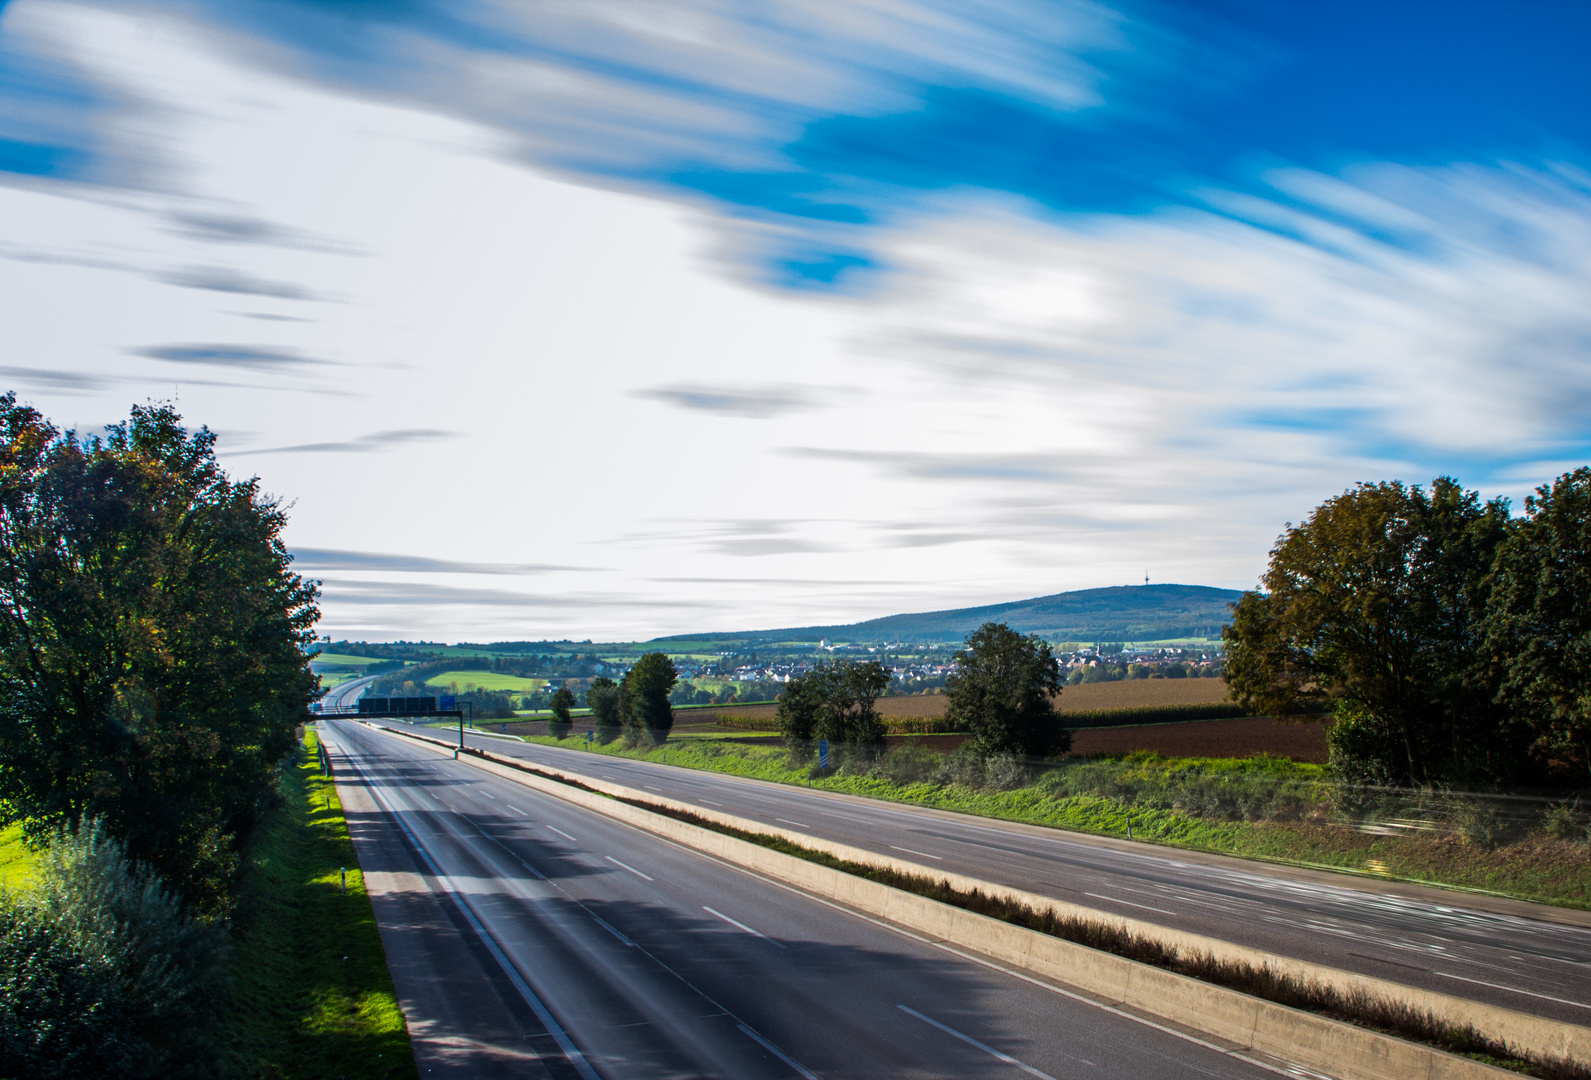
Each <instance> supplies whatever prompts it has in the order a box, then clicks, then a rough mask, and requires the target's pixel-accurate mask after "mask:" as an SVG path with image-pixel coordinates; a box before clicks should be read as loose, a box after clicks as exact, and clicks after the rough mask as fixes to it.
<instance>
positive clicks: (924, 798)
mask: <svg viewBox="0 0 1591 1080" xmlns="http://www.w3.org/2000/svg"><path fill="white" fill-rule="evenodd" d="M525 741H526V742H532V743H544V744H547V745H553V746H564V747H569V748H573V749H579V750H588V751H589V752H591V753H596V754H610V755H615V756H621V757H630V758H636V759H639V760H647V761H656V762H663V763H665V764H669V765H679V766H683V767H687V768H695V769H707V770H711V771H713V772H722V773H729V774H732V775H735V776H747V777H752V778H754V779H758V780H769V781H773V782H776V783H783V784H793V785H797V786H801V787H812V788H819V789H822V790H826V791H838V792H844V793H846V794H850V795H861V796H865V797H868V798H874V799H884V800H888V801H891V802H903V803H911V804H914V805H917V806H930V807H935V808H937V809H941V810H952V811H956V812H958V813H963V814H976V815H979V816H981V817H990V818H999V819H1002V820H1006V821H1021V822H1027V823H1030V824H1034V825H1047V826H1051V827H1054V828H1059V829H1068V830H1072V831H1075V832H1082V833H1092V834H1095V835H1101V836H1115V837H1125V836H1126V834H1127V827H1128V822H1129V820H1130V821H1131V823H1132V832H1133V837H1134V838H1135V839H1137V840H1141V841H1146V842H1150V843H1155V844H1162V845H1165V846H1168V847H1175V848H1187V849H1191V850H1195V851H1207V852H1212V853H1217V854H1222V855H1234V856H1238V857H1240V858H1248V859H1258V860H1264V861H1269V862H1280V863H1288V864H1292V865H1304V866H1313V867H1318V868H1322V869H1329V870H1339V871H1344V872H1349V873H1356V874H1361V875H1366V876H1373V877H1380V878H1388V879H1398V880H1406V881H1414V882H1420V883H1424V884H1432V885H1442V886H1448V887H1456V888H1463V889H1473V890H1480V891H1485V892H1491V893H1498V894H1502V895H1506V896H1512V897H1517V898H1519V899H1524V900H1531V901H1535V902H1538V903H1546V904H1554V905H1557V906H1560V907H1571V908H1581V909H1591V847H1588V845H1587V844H1586V843H1585V842H1580V841H1572V840H1563V839H1558V838H1555V837H1549V836H1545V835H1542V834H1539V833H1532V834H1530V835H1528V836H1526V837H1524V838H1522V839H1518V840H1516V841H1514V842H1511V843H1507V844H1503V845H1500V846H1498V847H1494V848H1488V847H1485V846H1483V845H1479V844H1472V843H1466V842H1465V841H1463V840H1461V839H1459V838H1457V837H1454V836H1433V835H1427V834H1417V835H1393V836H1379V835H1374V834H1369V833H1365V832H1361V831H1360V830H1358V829H1356V828H1353V827H1351V826H1348V825H1343V824H1337V823H1334V822H1331V821H1327V820H1320V819H1318V818H1317V819H1306V820H1300V821H1229V820H1219V819H1215V818H1209V817H1201V816H1199V815H1197V814H1192V813H1186V812H1183V811H1179V810H1174V809H1172V810H1168V809H1147V808H1145V807H1143V806H1141V805H1134V804H1132V803H1130V802H1128V801H1125V800H1123V799H1120V798H1113V797H1110V796H1109V795H1099V794H1076V793H1072V792H1071V791H1070V790H1069V789H1068V787H1067V784H1066V782H1065V781H1066V778H1067V777H1068V775H1076V774H1073V773H1069V770H1073V769H1077V770H1081V769H1085V768H1088V767H1090V765H1091V764H1094V763H1090V762H1088V761H1086V760H1085V761H1081V762H1078V763H1077V764H1076V765H1065V766H1062V767H1061V768H1059V769H1057V770H1055V771H1053V772H1050V773H1048V774H1046V775H1045V776H1044V777H1042V778H1040V780H1039V781H1038V782H1036V783H1034V784H1031V785H1029V786H1027V787H1022V788H1017V789H1015V790H1010V791H991V790H987V789H983V788H976V787H966V786H962V785H959V784H945V785H939V784H931V783H926V782H923V783H896V782H894V781H891V780H888V779H884V778H882V777H878V776H866V775H862V776H857V775H851V776H847V775H833V776H827V777H822V778H819V779H811V778H809V775H808V770H807V769H805V768H791V767H790V765H789V762H788V757H787V755H786V753H785V752H784V750H783V749H782V748H780V747H774V746H768V747H762V746H754V745H748V744H746V743H731V742H725V741H721V740H709V739H692V740H681V741H679V742H674V741H670V743H669V744H668V745H667V746H664V747H662V748H660V749H651V750H642V749H635V750H626V749H624V748H623V747H622V746H620V745H619V744H617V743H611V744H609V745H607V746H596V745H595V744H587V743H585V742H584V741H583V740H580V739H566V740H562V741H560V740H557V739H552V738H549V737H546V736H526V737H525ZM1142 767H1143V768H1144V769H1156V770H1163V771H1165V772H1167V773H1174V772H1177V771H1178V770H1189V769H1196V770H1199V771H1201V772H1204V773H1206V774H1212V775H1215V776H1217V777H1219V776H1220V775H1221V774H1226V775H1229V776H1231V777H1233V778H1235V779H1241V778H1243V777H1260V778H1263V779H1270V778H1273V777H1276V776H1277V775H1280V777H1281V778H1282V779H1284V780H1292V781H1295V782H1297V783H1299V784H1309V783H1318V782H1319V781H1320V780H1321V778H1322V773H1321V769H1322V767H1321V766H1318V765H1299V764H1294V763H1292V762H1289V761H1286V760H1285V759H1276V758H1251V759H1192V758H1186V759H1164V758H1159V759H1155V758H1153V757H1152V756H1146V757H1145V758H1144V761H1143V764H1142Z"/></svg>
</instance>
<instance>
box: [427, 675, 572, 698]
mask: <svg viewBox="0 0 1591 1080" xmlns="http://www.w3.org/2000/svg"><path fill="white" fill-rule="evenodd" d="M450 683H458V686H459V689H460V690H462V689H464V688H465V687H466V686H471V685H473V686H474V687H475V688H476V689H478V690H512V691H513V692H514V693H516V694H529V693H532V692H534V691H536V690H540V689H541V688H542V687H544V686H546V685H547V680H546V679H526V678H521V677H520V676H518V675H505V674H503V673H502V672H498V671H444V672H442V673H440V674H438V675H433V676H431V678H429V679H427V680H425V685H427V686H434V687H436V688H438V689H441V688H444V687H446V686H447V685H448V684H450Z"/></svg>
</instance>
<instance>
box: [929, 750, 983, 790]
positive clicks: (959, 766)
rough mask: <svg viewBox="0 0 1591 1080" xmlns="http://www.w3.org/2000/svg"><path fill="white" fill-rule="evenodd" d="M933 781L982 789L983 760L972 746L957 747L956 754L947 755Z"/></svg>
mask: <svg viewBox="0 0 1591 1080" xmlns="http://www.w3.org/2000/svg"><path fill="white" fill-rule="evenodd" d="M933 779H934V782H935V783H938V784H959V785H960V786H962V787H982V786H983V758H982V757H980V756H979V755H978V754H977V752H975V751H974V750H973V749H972V747H971V746H970V745H964V746H960V747H957V748H956V750H955V751H954V752H952V753H949V754H946V755H945V757H944V760H943V761H941V762H940V763H939V768H938V769H937V770H936V771H935V772H934V777H933Z"/></svg>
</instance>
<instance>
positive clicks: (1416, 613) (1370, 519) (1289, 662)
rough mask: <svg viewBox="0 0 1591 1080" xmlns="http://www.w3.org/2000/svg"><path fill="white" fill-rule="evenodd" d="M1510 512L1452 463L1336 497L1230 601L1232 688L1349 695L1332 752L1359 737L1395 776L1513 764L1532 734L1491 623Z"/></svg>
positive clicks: (1309, 702) (1465, 773) (1298, 700)
mask: <svg viewBox="0 0 1591 1080" xmlns="http://www.w3.org/2000/svg"><path fill="white" fill-rule="evenodd" d="M1508 520H1509V518H1508V504H1507V502H1506V501H1504V500H1496V501H1493V502H1489V503H1485V504H1482V503H1481V502H1480V498H1479V496H1478V495H1477V494H1476V493H1475V492H1472V491H1471V492H1466V491H1464V490H1462V489H1461V488H1460V487H1459V485H1458V483H1457V482H1456V481H1454V480H1452V479H1450V478H1448V477H1442V478H1440V479H1438V480H1436V481H1434V482H1432V484H1431V489H1430V491H1429V492H1426V491H1425V490H1423V489H1421V488H1420V487H1418V486H1415V487H1404V486H1403V485H1402V484H1401V483H1397V482H1390V483H1380V484H1359V485H1358V486H1356V487H1354V488H1352V489H1351V490H1349V491H1346V492H1344V493H1343V494H1341V495H1339V496H1337V497H1335V498H1332V499H1328V500H1327V501H1326V502H1325V503H1323V504H1322V505H1321V506H1319V507H1317V508H1316V509H1315V511H1314V512H1313V513H1312V514H1311V515H1310V517H1309V520H1308V521H1306V522H1304V523H1303V524H1302V525H1298V526H1296V527H1289V528H1288V529H1287V531H1286V532H1285V533H1283V535H1282V537H1281V538H1280V539H1279V540H1278V541H1277V543H1276V546H1275V547H1274V548H1272V550H1271V561H1270V566H1269V568H1268V569H1267V570H1266V572H1265V575H1264V577H1263V579H1262V585H1263V588H1262V589H1261V590H1258V591H1254V592H1248V593H1244V594H1243V596H1242V597H1241V598H1240V599H1239V600H1238V601H1237V602H1236V603H1235V604H1234V605H1233V609H1232V616H1233V617H1232V623H1231V625H1230V626H1228V627H1227V629H1226V630H1225V632H1224V634H1223V637H1224V638H1225V640H1226V643H1227V646H1228V649H1229V650H1230V652H1229V656H1228V660H1227V664H1226V679H1227V681H1228V682H1229V683H1230V684H1231V687H1232V694H1233V697H1234V698H1235V699H1236V700H1237V701H1238V702H1239V703H1240V704H1241V705H1243V706H1244V707H1245V708H1246V709H1247V710H1248V711H1249V712H1251V713H1258V714H1271V715H1276V716H1289V715H1299V714H1303V713H1305V712H1308V711H1311V710H1318V709H1320V708H1322V707H1326V706H1328V705H1330V704H1333V703H1335V702H1337V701H1340V700H1345V699H1346V700H1347V701H1350V702H1352V703H1353V708H1352V709H1349V710H1346V711H1345V710H1341V709H1339V710H1338V712H1339V716H1340V718H1342V719H1341V720H1340V722H1339V724H1338V727H1339V728H1341V731H1339V732H1337V735H1338V736H1339V745H1338V746H1334V751H1333V752H1334V754H1336V753H1337V751H1338V749H1343V750H1344V751H1345V752H1346V750H1347V747H1348V742H1346V741H1343V740H1349V739H1351V740H1352V745H1353V746H1354V747H1356V748H1358V749H1357V750H1355V751H1354V752H1355V753H1356V754H1359V755H1360V756H1363V755H1364V754H1370V755H1371V756H1372V757H1375V758H1378V759H1379V762H1380V764H1379V766H1378V767H1379V768H1380V769H1381V771H1380V774H1379V775H1378V776H1377V778H1378V779H1380V780H1383V781H1385V782H1390V783H1403V782H1413V783H1415V784H1420V785H1424V784H1427V783H1432V782H1436V781H1441V780H1456V779H1482V778H1492V779H1502V778H1505V777H1506V776H1507V775H1508V774H1509V773H1510V772H1511V771H1513V770H1515V769H1516V768H1517V767H1518V766H1519V765H1520V764H1521V763H1523V762H1524V760H1525V758H1526V754H1525V752H1524V748H1523V746H1522V745H1521V739H1522V738H1523V739H1525V741H1528V738H1526V736H1525V733H1523V732H1522V731H1521V730H1520V729H1519V728H1518V727H1517V726H1511V725H1510V723H1509V721H1508V719H1507V717H1506V716H1505V715H1504V714H1503V712H1502V711H1501V709H1500V708H1499V706H1498V705H1497V704H1496V703H1495V700H1494V699H1495V692H1496V686H1495V683H1496V679H1495V675H1494V673H1493V671H1492V667H1491V665H1490V664H1489V662H1488V660H1487V657H1486V654H1485V650H1484V649H1483V648H1482V644H1481V625H1482V622H1483V620H1484V619H1485V617H1486V611H1487V605H1488V593H1489V589H1490V584H1489V582H1490V579H1489V574H1490V571H1491V567H1492V562H1493V557H1494V555H1495V554H1496V552H1497V548H1498V545H1499V544H1500V543H1501V542H1502V540H1503V538H1504V536H1505V535H1506V533H1507V530H1508ZM1343 721H1346V722H1343ZM1335 760H1336V758H1335V757H1334V761H1335Z"/></svg>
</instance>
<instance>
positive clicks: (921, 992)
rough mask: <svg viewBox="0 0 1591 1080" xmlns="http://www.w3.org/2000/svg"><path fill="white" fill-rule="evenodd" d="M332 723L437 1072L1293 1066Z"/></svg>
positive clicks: (378, 895)
mask: <svg viewBox="0 0 1591 1080" xmlns="http://www.w3.org/2000/svg"><path fill="white" fill-rule="evenodd" d="M321 727H322V731H323V733H324V735H325V738H326V741H327V743H328V744H329V747H330V750H331V753H332V754H333V759H334V761H335V763H336V767H337V777H338V784H339V791H340V793H341V794H342V796H343V799H344V805H345V809H346V811H347V813H348V815H349V823H350V827H351V829H352V830H353V832H354V833H355V836H356V844H357V845H358V848H359V854H360V860H361V865H362V866H364V868H365V870H366V874H367V881H368V882H370V883H371V886H372V890H373V896H374V899H375V901H376V910H377V917H378V921H379V922H380V923H381V929H382V935H383V939H384V941H385V943H386V946H387V954H388V961H389V966H390V967H391V969H392V971H393V974H394V978H395V981H396V983H397V985H398V992H399V996H400V999H401V1000H402V1001H403V1004H404V1007H405V1011H406V1013H407V1015H408V1017H409V1020H410V1026H411V1031H412V1032H414V1034H415V1046H416V1056H417V1059H418V1060H419V1063H420V1072H421V1076H422V1077H430V1076H440V1075H443V1074H447V1073H451V1074H454V1075H458V1076H471V1077H490V1076H499V1075H500V1076H515V1077H524V1076H537V1075H540V1076H560V1077H563V1076H567V1077H581V1078H584V1080H591V1078H592V1077H604V1078H612V1080H620V1078H623V1080H642V1078H650V1077H682V1078H683V1077H693V1078H694V1077H724V1078H729V1080H756V1078H760V1077H769V1078H775V1077H777V1078H786V1077H823V1078H831V1077H832V1078H841V1077H857V1078H876V1077H880V1076H890V1077H968V1076H978V1077H995V1078H999V1077H1010V1078H1012V1080H1021V1078H1023V1077H1038V1078H1043V1077H1053V1078H1057V1080H1059V1078H1074V1077H1088V1078H1095V1077H1097V1078H1100V1080H1106V1078H1115V1077H1119V1078H1122V1080H1129V1078H1130V1080H1156V1078H1161V1077H1165V1078H1170V1077H1189V1076H1218V1077H1256V1078H1257V1077H1274V1076H1275V1075H1277V1069H1278V1066H1277V1064H1276V1063H1266V1062H1259V1061H1255V1060H1251V1059H1247V1058H1244V1057H1240V1056H1237V1055H1234V1054H1231V1053H1227V1052H1225V1051H1223V1050H1221V1049H1220V1048H1218V1047H1215V1046H1212V1045H1210V1044H1208V1043H1206V1042H1204V1041H1202V1040H1199V1039H1195V1038H1191V1037H1188V1036H1186V1035H1179V1034H1177V1033H1174V1032H1171V1031H1169V1030H1166V1029H1164V1028H1162V1027H1159V1026H1157V1025H1155V1024H1153V1023H1149V1022H1146V1021H1143V1020H1139V1019H1136V1018H1133V1017H1131V1016H1130V1015H1128V1014H1126V1013H1123V1012H1121V1011H1119V1010H1114V1009H1110V1008H1106V1007H1102V1006H1099V1005H1096V1004H1092V1003H1089V1002H1087V1001H1085V1000H1083V999H1080V998H1079V997H1077V996H1075V995H1072V994H1070V993H1068V992H1066V991H1065V990H1064V989H1062V988H1058V987H1050V986H1047V985H1045V984H1044V983H1042V982H1041V981H1037V980H1034V979H1031V978H1027V977H1025V976H1020V975H1016V974H1013V973H1008V972H1006V971H1004V970H1002V969H1000V968H998V967H996V966H994V965H991V964H989V963H987V962H984V961H981V960H979V959H978V958H976V957H973V956H969V955H966V954H963V953H960V952H957V951H955V950H952V949H949V948H946V947H943V946H939V945H936V944H934V943H931V942H928V941H926V940H923V939H921V938H919V937H916V936H914V935H911V934H907V933H903V932H901V931H898V930H894V929H891V928H889V927H887V926H885V925H883V924H881V923H878V922H876V921H874V920H870V919H867V918H864V917H861V916H859V915H856V914H853V913H851V912H848V911H846V910H844V909H843V908H840V907H838V906H836V905H833V904H829V903H826V902H824V901H820V900H817V899H814V898H812V897H809V896H807V895H805V894H803V893H801V892H798V891H796V890H793V889H790V888H788V887H785V886H783V885H780V884H777V883H774V882H771V881H768V880H766V879H763V878H761V877H758V876H756V875H753V874H750V873H747V872H745V871H742V870H739V869H736V868H734V867H731V866H729V865H727V864H725V863H722V862H719V861H717V860H714V859H711V858H709V857H707V856H704V855H701V854H699V853H697V852H693V851H689V850H686V849H683V848H680V847H678V846H676V845H674V844H671V843H669V842H667V841H665V840H662V839H659V838H658V837H655V836H652V835H650V834H648V833H644V832H641V831H638V830H636V829H633V828H630V827H629V826H626V825H622V824H620V823H617V822H615V821H612V820H611V819H608V818H605V817H603V816H601V815H598V814H595V813H593V812H591V811H587V810H584V809H581V808H579V807H575V806H572V805H571V804H569V803H565V802H563V801H561V800H559V799H556V798H553V797H551V796H547V795H543V794H540V793H538V792H535V791H533V790H530V789H528V788H525V787H523V786H521V785H518V784H515V783H513V782H512V781H509V780H505V779H500V778H497V777H493V776H491V775H489V774H484V773H482V772H481V771H479V770H477V769H474V768H472V767H471V766H470V765H468V764H467V763H460V762H455V761H453V760H451V759H449V758H447V757H445V756H443V755H439V754H437V753H435V752H433V751H430V750H427V749H425V748H424V747H422V746H419V745H416V744H413V743H410V742H408V741H407V740H403V739H398V738H394V737H392V736H390V735H385V734H381V733H378V732H374V731H371V730H369V729H368V728H364V727H362V726H360V725H358V724H354V723H351V722H348V721H342V720H324V721H322V723H321ZM367 861H368V862H367Z"/></svg>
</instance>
